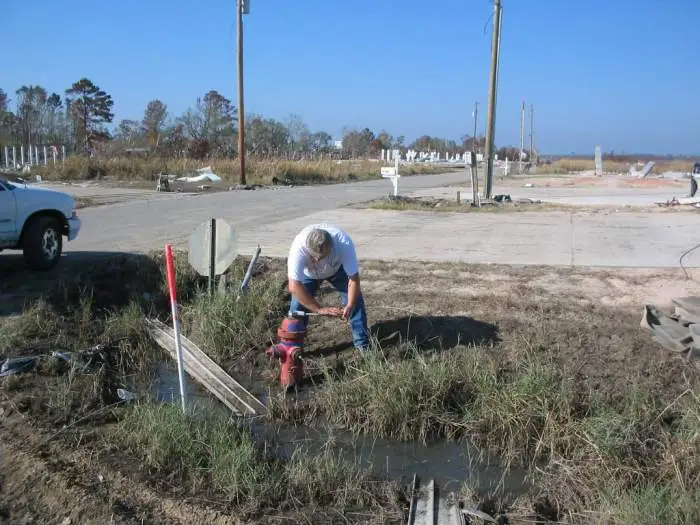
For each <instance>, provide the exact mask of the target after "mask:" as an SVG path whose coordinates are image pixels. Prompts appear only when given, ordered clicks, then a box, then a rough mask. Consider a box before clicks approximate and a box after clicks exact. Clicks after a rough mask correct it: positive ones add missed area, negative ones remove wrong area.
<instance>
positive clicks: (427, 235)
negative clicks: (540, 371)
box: [66, 172, 700, 267]
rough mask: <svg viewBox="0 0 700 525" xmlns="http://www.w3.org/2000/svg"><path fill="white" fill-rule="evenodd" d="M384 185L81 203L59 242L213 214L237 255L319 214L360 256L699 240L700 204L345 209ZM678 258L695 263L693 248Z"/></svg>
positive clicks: (162, 233)
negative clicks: (646, 208)
mask: <svg viewBox="0 0 700 525" xmlns="http://www.w3.org/2000/svg"><path fill="white" fill-rule="evenodd" d="M464 180H465V175H464V173H463V172H462V173H451V174H445V175H427V176H414V177H406V178H404V179H402V180H401V184H400V190H401V193H409V192H412V191H420V192H421V193H423V191H421V190H425V189H427V188H433V187H437V186H444V185H454V184H457V183H459V182H462V181H464ZM390 187H391V186H390V183H389V182H388V181H386V180H381V179H379V180H376V181H368V182H359V183H351V184H338V185H328V186H303V187H296V188H280V189H264V190H255V191H230V192H222V193H215V194H202V195H197V196H192V195H189V196H186V195H177V194H171V195H169V196H168V197H167V198H164V196H163V195H162V194H161V195H157V196H156V195H153V196H152V197H148V198H139V199H137V200H130V201H125V202H121V203H118V204H112V205H108V206H98V207H94V208H86V209H83V210H81V213H80V215H81V218H82V220H83V228H82V231H81V234H80V236H79V238H78V239H77V240H76V241H74V242H71V243H67V244H66V251H67V252H69V253H70V252H111V251H148V250H151V249H158V248H162V247H163V245H164V244H165V243H173V244H174V245H175V246H176V247H185V246H186V245H187V242H188V238H189V236H190V234H191V233H192V231H194V229H195V228H196V227H197V226H198V225H199V224H200V223H202V222H203V221H206V220H208V219H209V218H210V217H212V216H213V217H217V218H221V219H225V220H226V221H228V222H229V223H230V224H231V225H232V226H233V227H234V229H235V231H236V232H237V236H238V247H239V253H242V254H252V253H253V252H254V250H255V247H256V245H257V244H258V243H259V244H260V245H261V247H262V251H263V252H262V253H263V254H264V255H271V256H285V255H286V254H287V250H288V248H289V243H290V242H291V240H292V238H293V236H294V235H295V234H296V233H297V232H298V231H299V230H300V229H301V228H302V227H303V226H305V225H306V224H309V223H311V222H322V221H327V222H332V223H335V224H337V225H339V226H341V227H343V228H345V229H346V230H347V231H348V232H349V233H350V234H351V235H352V236H353V238H354V240H355V242H356V245H357V249H358V254H359V257H360V258H366V259H386V260H399V259H405V260H431V261H463V262H478V263H501V264H525V265H532V264H545V265H561V266H570V265H578V266H625V267H677V266H678V258H679V256H680V255H681V254H682V253H683V252H684V251H685V250H687V249H688V248H690V247H691V246H693V245H694V244H697V243H700V228H699V226H700V212H687V213H683V212H669V213H649V212H641V213H639V212H629V211H626V212H619V213H618V212H605V213H589V212H585V211H583V212H559V211H558V212H553V211H548V212H520V213H478V214H463V213H434V214H433V213H424V212H395V211H382V210H358V209H348V208H344V206H346V205H348V204H351V203H356V202H362V201H367V200H370V199H373V198H377V197H381V196H383V195H386V194H387V193H388V192H389V190H390ZM450 191H452V190H450ZM571 191H572V192H576V189H575V188H574V189H571ZM603 191H604V190H603ZM644 193H646V192H644ZM601 195H602V193H601ZM649 196H650V195H649ZM593 197H594V196H593ZM587 198H588V195H587ZM645 198H649V197H647V195H645ZM685 262H686V264H687V265H688V266H696V267H697V266H700V249H699V250H698V251H697V252H696V253H695V254H692V255H690V256H689V257H688V258H687V259H686V260H685Z"/></svg>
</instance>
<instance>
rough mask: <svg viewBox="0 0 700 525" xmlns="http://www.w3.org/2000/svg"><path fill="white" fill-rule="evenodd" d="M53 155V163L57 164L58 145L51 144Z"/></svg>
mask: <svg viewBox="0 0 700 525" xmlns="http://www.w3.org/2000/svg"><path fill="white" fill-rule="evenodd" d="M51 155H52V156H53V165H54V166H55V165H56V146H51Z"/></svg>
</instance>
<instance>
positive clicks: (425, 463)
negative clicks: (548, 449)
mask: <svg viewBox="0 0 700 525" xmlns="http://www.w3.org/2000/svg"><path fill="white" fill-rule="evenodd" d="M152 388H153V394H154V395H155V397H156V399H158V400H159V401H161V402H166V403H167V402H173V401H177V400H179V397H180V387H179V383H178V376H177V369H176V368H175V367H174V366H172V365H170V364H161V365H160V366H159V367H158V368H157V370H156V373H155V377H154V381H153V387H152ZM196 390H197V388H196V387H195V386H194V385H193V384H192V381H191V380H190V378H189V377H187V395H188V397H190V398H192V399H193V400H194V401H195V402H196V404H197V405H200V406H206V408H207V409H213V410H222V411H226V412H227V413H228V410H227V409H226V408H225V407H224V406H223V405H222V404H221V403H218V402H217V401H216V400H215V399H213V398H212V397H211V396H209V395H208V394H206V393H204V392H196ZM253 432H254V436H255V438H256V439H257V440H259V441H261V442H262V441H265V442H267V443H268V445H269V444H271V443H272V444H274V446H275V447H276V449H275V452H276V453H277V454H278V455H280V456H283V457H284V456H289V455H290V454H291V453H292V452H293V451H294V450H295V449H296V448H299V447H301V448H302V449H303V450H304V451H306V452H308V453H310V454H314V453H319V452H321V451H323V450H324V449H328V448H330V449H331V450H332V451H334V452H336V453H338V454H340V455H341V456H342V457H343V458H345V459H346V460H349V461H352V462H354V463H356V464H357V465H358V466H360V467H362V468H371V469H372V471H373V472H374V473H375V474H377V475H378V476H383V477H387V478H389V479H392V480H397V481H400V482H403V483H405V482H406V481H407V480H408V481H410V480H411V479H412V478H413V475H414V474H416V475H417V476H418V477H419V478H420V479H422V480H429V479H434V480H435V481H436V482H437V483H438V484H439V486H440V487H441V488H442V489H443V490H445V491H446V492H450V491H458V490H459V489H460V488H461V487H462V486H463V485H464V484H468V485H469V486H470V487H471V488H472V490H474V491H475V492H476V493H477V495H479V496H487V495H490V494H492V493H494V492H497V493H498V494H499V495H502V496H505V497H517V496H519V495H522V494H525V493H527V492H528V490H529V489H530V485H529V483H528V481H527V478H526V470H525V469H522V468H517V467H511V468H510V469H506V468H505V467H504V466H503V465H502V464H500V463H499V461H498V460H497V459H496V460H494V459H491V460H489V459H486V458H484V457H483V455H482V454H481V453H480V451H479V449H478V448H477V447H475V446H473V445H471V444H469V443H465V442H447V441H440V442H437V443H433V444H428V445H427V446H426V445H423V444H422V443H419V442H400V441H392V440H385V439H377V438H373V437H370V436H364V435H358V436H356V435H353V434H352V433H350V432H346V431H343V430H338V429H334V428H332V427H331V426H329V425H324V424H319V425H318V426H314V427H303V426H292V425H282V424H278V423H259V422H257V423H255V424H254V426H253Z"/></svg>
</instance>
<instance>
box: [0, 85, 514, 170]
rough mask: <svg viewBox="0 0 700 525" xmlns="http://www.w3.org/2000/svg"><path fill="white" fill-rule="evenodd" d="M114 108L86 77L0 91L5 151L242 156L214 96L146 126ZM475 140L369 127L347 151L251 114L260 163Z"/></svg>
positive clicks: (0, 142)
mask: <svg viewBox="0 0 700 525" xmlns="http://www.w3.org/2000/svg"><path fill="white" fill-rule="evenodd" d="M113 107H114V101H113V99H112V96H111V95H109V94H108V93H107V92H105V91H104V90H102V89H101V88H100V87H99V86H97V85H96V84H95V83H94V82H92V81H91V80H90V79H87V78H82V79H80V80H78V81H77V82H75V83H73V84H72V85H71V86H70V87H69V88H67V89H66V90H65V91H64V93H63V96H61V95H60V94H58V93H49V91H47V90H46V89H45V88H44V87H42V86H33V85H30V86H22V87H20V88H19V89H17V90H16V91H15V92H14V96H13V97H11V96H10V95H9V94H8V93H7V92H5V91H4V90H3V89H1V88H0V147H3V146H13V145H15V146H16V145H20V144H25V145H28V144H32V145H56V146H59V145H63V146H66V148H67V149H68V150H69V151H71V152H74V153H78V154H87V155H105V156H111V155H123V154H133V153H137V154H139V153H148V154H151V155H158V156H163V157H190V158H196V159H205V158H222V157H235V156H237V155H238V151H237V149H238V130H237V122H238V120H237V119H238V112H237V108H236V107H235V106H234V105H233V103H232V102H231V100H229V99H228V98H226V97H225V96H223V95H222V94H221V93H219V92H218V91H216V90H210V91H208V92H207V93H205V94H204V95H203V96H202V97H200V98H197V100H196V102H195V104H194V105H193V106H192V107H190V108H189V109H187V111H185V112H184V114H182V115H178V116H174V115H171V114H170V112H169V111H168V106H167V105H166V104H165V103H164V102H163V101H162V100H159V99H154V100H151V101H150V102H149V103H148V104H147V105H146V107H145V108H144V112H143V116H142V117H141V119H140V120H132V119H124V120H121V121H120V122H119V123H117V124H115V123H114V122H113V120H114V113H113V112H112V109H113ZM475 142H476V148H477V149H478V150H480V151H483V148H484V137H481V136H480V137H476V138H475V137H472V136H469V135H465V136H463V137H462V138H461V139H460V140H459V141H456V140H449V139H444V138H439V137H432V136H429V135H424V136H421V137H419V138H417V139H416V140H414V141H413V142H411V143H409V144H406V139H405V137H404V136H397V137H394V136H392V135H391V134H390V133H389V132H387V131H386V130H380V131H379V132H377V133H375V132H374V131H372V130H371V129H369V128H364V129H344V130H343V134H342V147H341V148H337V147H336V145H335V143H334V141H333V138H332V136H331V135H330V134H329V133H327V132H325V131H316V132H312V131H311V130H310V129H309V127H308V126H307V125H306V124H305V123H304V121H303V119H302V118H301V117H300V116H299V115H294V114H292V115H290V116H289V117H288V118H287V119H285V120H284V121H279V120H275V119H272V118H265V117H264V116H262V115H255V114H249V115H246V122H245V147H246V152H247V154H248V155H251V156H255V157H259V158H287V159H303V158H318V157H319V156H321V155H323V156H329V157H333V158H377V157H379V156H380V155H381V150H382V149H399V150H401V151H402V152H405V151H406V150H407V149H409V148H410V149H414V150H416V151H427V152H430V151H437V152H439V153H440V154H441V155H444V154H445V153H449V154H451V155H454V154H456V153H462V152H464V151H470V150H471V149H472V146H473V145H474V144H475ZM502 153H507V152H506V151H505V150H504V151H503V152H502ZM508 156H510V155H508ZM499 157H501V158H502V155H499Z"/></svg>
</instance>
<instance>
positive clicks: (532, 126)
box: [530, 104, 535, 164]
mask: <svg viewBox="0 0 700 525" xmlns="http://www.w3.org/2000/svg"><path fill="white" fill-rule="evenodd" d="M530 162H532V163H533V164H534V162H535V106H533V105H532V104H530Z"/></svg>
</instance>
